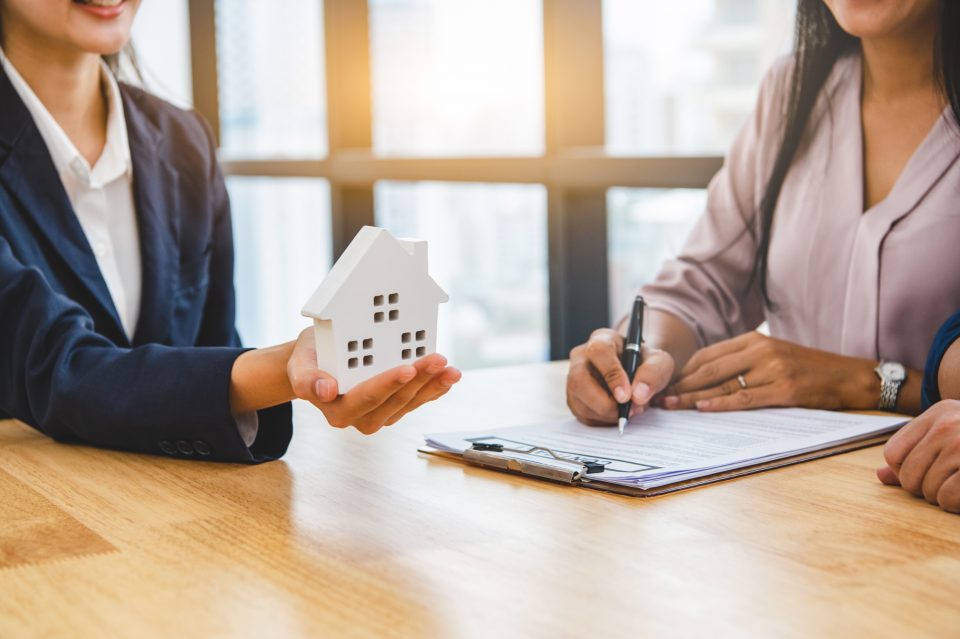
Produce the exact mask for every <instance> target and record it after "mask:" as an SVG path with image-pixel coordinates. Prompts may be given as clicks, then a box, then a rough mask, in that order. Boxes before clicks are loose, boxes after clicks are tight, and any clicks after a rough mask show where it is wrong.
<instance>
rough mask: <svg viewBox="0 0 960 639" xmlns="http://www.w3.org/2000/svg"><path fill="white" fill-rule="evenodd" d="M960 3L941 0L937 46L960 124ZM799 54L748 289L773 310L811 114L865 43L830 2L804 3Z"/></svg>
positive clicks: (942, 84) (937, 69)
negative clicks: (776, 244) (779, 230)
mask: <svg viewBox="0 0 960 639" xmlns="http://www.w3.org/2000/svg"><path fill="white" fill-rule="evenodd" d="M957 34H960V2H958V1H956V0H940V20H939V30H938V32H937V37H936V40H935V42H934V45H933V46H934V55H933V59H934V79H935V81H936V83H937V88H938V89H939V91H940V93H941V94H942V95H943V97H944V99H945V100H946V101H948V102H949V103H950V107H951V110H952V111H953V116H954V120H955V123H956V124H957V125H958V126H960V43H958V42H957ZM794 42H795V44H794V53H793V58H794V60H793V63H794V64H793V71H792V74H791V77H790V86H789V90H788V91H787V94H786V102H785V112H786V113H785V115H786V118H785V120H784V122H785V123H784V126H783V140H782V141H781V143H780V150H779V151H778V152H777V157H776V160H775V161H774V163H773V170H772V171H771V173H770V179H769V181H768V182H767V188H766V191H765V192H764V195H763V198H762V199H761V200H760V211H759V215H758V219H757V222H756V226H755V228H754V233H755V234H756V239H757V252H756V255H755V257H754V263H753V273H752V274H751V276H750V282H749V284H748V288H749V287H751V286H753V285H754V284H759V286H760V292H761V293H762V294H763V299H764V301H765V302H766V304H767V307H768V308H769V307H772V306H773V305H774V302H772V301H771V299H770V294H769V289H768V287H767V269H768V262H769V256H770V239H771V238H770V235H771V230H772V228H773V214H774V211H775V210H776V208H777V198H779V196H780V189H781V187H782V186H783V181H784V179H785V178H786V176H787V171H788V170H789V169H790V165H791V163H792V162H793V158H794V156H795V155H796V153H797V148H798V147H799V145H800V141H801V140H802V138H803V133H804V130H805V129H806V126H807V122H808V120H809V119H810V113H811V112H812V111H813V106H814V104H815V103H816V101H817V97H818V95H819V94H820V91H821V90H822V89H823V85H824V83H825V82H826V80H827V76H829V75H830V71H831V70H832V69H833V66H834V64H835V63H836V61H837V60H838V59H839V58H840V57H841V56H842V55H844V54H845V53H847V52H849V51H852V50H855V49H856V48H857V47H858V46H859V43H860V40H859V39H858V38H856V37H854V36H852V35H850V34H849V33H847V32H846V31H844V30H843V29H842V28H841V27H840V25H839V24H838V23H837V20H836V18H834V17H833V14H832V13H831V12H830V9H829V8H828V7H827V5H826V3H825V2H824V0H798V1H797V18H796V30H795V40H794Z"/></svg>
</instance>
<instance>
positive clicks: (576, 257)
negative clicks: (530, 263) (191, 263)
mask: <svg viewBox="0 0 960 639" xmlns="http://www.w3.org/2000/svg"><path fill="white" fill-rule="evenodd" d="M215 3H216V0H189V7H190V45H191V70H192V75H193V99H194V106H195V108H196V109H197V110H198V111H199V112H200V113H202V114H203V115H204V117H206V118H207V120H208V121H209V122H210V125H211V127H212V129H213V132H214V135H215V136H216V139H217V140H218V142H219V139H220V137H219V136H220V107H219V86H218V85H219V76H218V73H217V57H216V51H217V40H216V38H217V32H216V15H215ZM542 3H543V29H544V32H543V46H544V110H545V113H544V115H545V117H544V122H545V127H546V128H545V131H544V140H545V145H544V146H545V150H544V153H543V154H542V155H536V156H510V157H464V156H457V157H398V156H394V155H391V156H389V157H383V156H377V155H376V154H375V153H374V151H373V117H372V116H373V114H372V106H371V105H372V81H371V66H370V30H369V8H368V2H367V0H324V4H323V32H324V49H325V51H324V53H325V63H324V64H325V68H326V98H327V136H328V139H329V149H328V154H327V157H325V158H317V159H303V160H289V159H244V158H231V159H229V160H225V161H223V162H222V166H223V171H224V173H225V174H226V175H228V176H246V177H276V178H284V177H310V178H322V179H325V180H327V181H328V182H329V184H330V197H331V202H330V205H331V206H330V212H331V224H332V226H333V228H332V234H331V236H332V238H333V239H332V241H333V247H332V255H333V257H334V259H336V258H337V257H339V256H340V254H341V253H342V252H343V250H344V249H345V248H346V247H347V245H348V244H349V242H350V240H351V239H352V238H353V236H354V235H355V234H356V233H357V232H358V231H359V230H360V228H361V227H363V226H364V225H367V224H373V223H374V184H375V183H376V182H377V181H379V180H398V181H412V182H417V181H437V182H486V183H508V184H510V183H512V184H542V185H544V186H545V187H546V189H547V236H548V237H547V240H548V242H547V246H548V263H549V264H548V278H549V300H550V304H549V331H550V356H551V359H554V360H557V359H565V358H566V357H567V356H568V354H569V352H570V349H571V348H573V347H574V346H576V345H577V344H581V343H583V342H584V341H585V340H586V339H587V337H588V336H589V335H590V332H591V331H593V330H594V329H596V328H598V327H601V326H607V325H609V324H610V322H611V319H616V318H610V317H608V315H609V313H608V309H609V307H610V304H609V291H608V285H609V282H608V272H607V189H608V188H611V187H640V188H705V187H706V186H707V184H708V183H709V181H710V179H711V178H712V177H713V176H714V174H716V172H717V171H718V170H719V169H720V167H721V165H722V163H723V158H722V157H721V156H713V155H704V156H682V155H681V156H611V155H609V154H607V153H606V152H605V149H604V143H605V130H604V127H605V104H604V48H603V13H602V12H603V2H602V0H542Z"/></svg>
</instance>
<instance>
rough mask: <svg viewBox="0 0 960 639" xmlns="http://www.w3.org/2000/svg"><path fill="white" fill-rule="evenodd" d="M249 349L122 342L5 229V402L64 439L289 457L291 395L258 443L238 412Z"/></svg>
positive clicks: (227, 457)
mask: <svg viewBox="0 0 960 639" xmlns="http://www.w3.org/2000/svg"><path fill="white" fill-rule="evenodd" d="M241 352H243V351H242V349H240V348H238V347H219V348H217V347H208V348H195V347H184V348H178V347H169V346H161V345H158V344H150V345H144V346H139V347H137V348H133V349H127V348H120V347H117V346H116V345H114V344H113V343H112V342H110V341H109V340H108V339H107V338H105V337H103V336H102V335H99V334H98V333H97V332H96V331H95V330H94V326H93V320H92V319H91V317H90V316H89V314H88V313H87V312H86V311H85V310H84V309H83V308H82V307H81V306H79V305H78V304H76V303H75V302H73V301H72V300H71V299H69V298H68V297H66V296H64V295H61V294H59V293H57V292H56V291H54V290H53V288H52V287H51V286H50V285H49V283H48V282H47V280H46V278H45V277H44V275H43V274H42V273H41V272H40V271H39V270H38V269H37V268H35V267H31V266H27V265H25V264H23V263H21V262H20V261H18V260H17V258H16V257H15V256H14V254H13V252H12V250H11V248H10V245H9V243H8V242H7V240H6V239H5V238H4V237H3V236H0V354H2V355H0V411H3V412H5V413H7V414H9V415H10V416H12V417H14V418H16V419H20V420H21V421H24V422H26V423H28V424H30V425H31V426H33V427H35V428H37V429H38V430H40V431H42V432H44V433H46V434H47V435H49V436H51V437H53V438H55V439H57V440H60V441H70V442H79V443H86V444H92V445H95V446H103V447H107V448H116V449H121V450H128V451H136V452H143V453H153V454H160V453H161V452H166V453H167V454H171V453H170V451H169V449H170V448H171V446H172V447H173V448H176V447H177V444H178V443H186V444H189V445H190V446H195V449H196V450H198V451H199V450H204V451H206V452H205V454H204V456H203V458H205V459H211V460H219V461H235V462H248V463H253V462H260V461H267V460H269V459H275V458H277V457H280V456H281V455H282V454H283V453H284V452H285V451H286V447H287V443H288V442H289V439H290V434H291V428H292V426H291V424H290V405H289V404H285V405H282V406H279V407H277V408H275V409H269V410H268V411H262V412H261V415H262V416H263V417H266V418H267V422H268V423H270V424H271V425H275V424H279V425H280V427H279V428H262V429H261V430H262V431H265V432H261V436H260V437H258V441H257V442H256V443H255V444H254V446H253V447H252V448H247V447H246V446H245V445H244V443H243V440H242V439H241V437H240V434H239V432H238V431H237V425H236V421H235V420H234V418H233V415H231V413H230V397H229V391H230V389H229V386H230V371H231V369H232V367H233V362H234V360H235V359H236V358H237V357H238V356H239V355H240V353H241ZM284 424H285V427H284ZM260 440H262V441H260ZM198 443H199V444H201V445H197V444H198ZM165 449H166V450H165ZM173 454H177V453H173ZM192 456H193V457H197V455H196V454H194V455H192Z"/></svg>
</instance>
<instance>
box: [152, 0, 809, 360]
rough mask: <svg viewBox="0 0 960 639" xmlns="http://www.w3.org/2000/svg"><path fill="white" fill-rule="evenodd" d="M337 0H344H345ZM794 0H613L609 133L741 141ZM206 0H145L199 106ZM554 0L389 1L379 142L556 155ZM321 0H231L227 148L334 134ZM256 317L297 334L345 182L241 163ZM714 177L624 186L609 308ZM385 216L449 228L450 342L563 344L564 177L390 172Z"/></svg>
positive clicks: (661, 142) (715, 144) (172, 63)
mask: <svg viewBox="0 0 960 639" xmlns="http://www.w3.org/2000/svg"><path fill="white" fill-rule="evenodd" d="M328 1H336V0H328ZM794 4H795V3H794V2H793V1H792V0H672V1H671V2H668V3H664V2H657V1H654V0H604V1H603V6H602V10H603V67H604V87H605V88H604V113H605V133H606V135H605V138H606V141H605V150H606V153H607V154H609V155H611V156H643V157H665V158H666V157H673V156H722V155H723V153H724V152H725V149H726V148H727V146H728V145H729V144H730V142H731V141H732V139H733V137H734V136H735V135H736V133H737V131H738V129H739V128H740V127H741V125H742V124H743V123H744V122H745V120H746V119H747V117H748V115H749V114H750V112H751V110H752V108H753V103H754V100H755V96H756V90H757V86H758V83H759V81H760V79H761V77H762V75H763V73H764V71H765V70H766V68H767V67H768V66H769V65H770V63H771V62H772V61H773V60H774V59H775V58H776V57H777V56H778V55H782V54H783V53H786V52H787V51H788V50H789V46H790V42H791V37H792V31H791V29H792V18H793V7H794ZM189 13H190V12H189V10H188V0H164V2H145V3H143V5H142V8H141V15H140V17H139V18H138V21H137V25H136V29H135V34H134V38H135V44H136V46H137V48H138V52H139V55H140V61H141V65H142V66H143V68H144V71H145V76H146V81H147V86H148V88H149V89H150V90H152V91H154V92H155V93H158V94H160V95H161V96H164V97H166V98H168V99H170V100H171V101H173V102H175V103H178V104H181V105H183V106H189V105H190V104H191V94H192V88H191V75H190V74H191V61H190V59H189V51H190V46H189V42H190V24H189ZM542 16H543V12H542V6H541V2H540V0H483V2H478V1H476V0H370V2H369V30H370V65H371V82H372V87H371V89H372V110H373V121H372V133H373V150H374V152H375V153H376V154H377V155H382V156H384V157H398V158H414V157H486V156H493V157H506V156H525V157H526V156H537V155H542V154H543V153H544V149H545V141H544V53H543V24H542V22H543V17H542ZM323 18H324V10H323V3H322V2H321V0H284V1H283V2H282V3H265V2H255V1H253V0H217V2H216V47H217V48H216V51H217V64H218V76H219V107H220V131H221V158H222V159H224V160H229V159H231V158H241V159H314V158H323V157H324V156H326V154H327V150H328V136H327V131H326V122H327V120H326V97H325V90H324V86H325V77H324V74H325V66H326V65H325V60H324V51H325V48H324V41H323V38H324V30H323ZM228 188H229V191H230V195H231V199H232V204H233V211H234V233H235V237H236V246H237V255H236V257H237V271H236V286H237V295H238V326H239V329H240V332H241V336H242V337H243V339H244V341H245V342H246V343H247V344H248V345H253V346H259V345H268V344H273V343H278V342H282V341H286V340H289V339H292V338H293V337H294V336H295V335H296V334H297V333H298V332H299V330H300V329H301V328H302V327H304V326H305V325H306V324H307V323H306V321H305V319H304V318H302V317H300V315H299V309H300V307H301V305H302V303H303V302H304V301H305V300H306V298H307V297H308V296H309V294H310V293H311V292H312V291H313V289H314V288H315V287H316V286H317V285H318V284H319V282H320V281H321V280H322V279H323V276H324V274H325V273H326V272H327V270H328V269H329V268H330V266H331V263H332V257H333V256H332V248H331V246H332V243H331V219H330V210H331V209H330V207H331V205H330V202H331V192H330V186H329V184H328V182H327V181H326V180H324V179H319V178H306V177H240V176H235V177H229V178H228ZM704 203H705V190H703V189H655V188H622V187H614V188H610V189H608V190H607V191H606V207H607V235H608V247H607V248H608V252H607V260H608V265H607V266H608V277H609V282H608V286H609V300H610V302H609V318H610V319H611V320H613V319H615V318H617V317H618V316H619V315H620V314H621V313H622V312H624V310H625V309H626V308H627V306H628V303H629V301H630V298H631V294H632V292H633V291H634V290H635V289H636V288H637V287H638V286H640V285H642V284H643V283H644V282H647V281H649V280H650V279H652V278H653V277H654V276H655V274H656V272H657V269H658V266H659V264H660V263H662V261H663V260H664V259H666V258H668V257H669V256H671V255H673V254H675V253H676V252H677V250H678V249H679V248H680V246H681V245H682V242H683V240H684V237H685V236H686V234H687V233H688V231H689V229H690V228H691V226H692V224H693V223H694V221H695V220H696V218H697V216H698V215H699V214H700V213H701V212H702V210H703V207H704ZM374 207H375V212H374V213H375V220H376V223H377V224H378V225H380V226H383V227H385V228H387V229H389V230H390V231H391V232H393V233H394V234H395V235H398V236H405V237H421V238H425V239H427V240H429V241H430V257H429V260H430V269H431V272H432V274H433V276H434V278H435V279H436V280H437V281H438V282H439V283H440V285H441V286H443V287H444V288H445V289H446V290H447V291H448V292H449V293H450V295H451V301H450V303H449V304H447V305H445V306H443V307H441V317H440V328H439V332H440V339H439V343H438V348H439V350H440V351H441V352H443V353H445V354H446V355H448V356H449V357H450V359H451V360H452V361H453V362H454V363H455V364H457V365H459V366H461V367H463V368H474V367H482V366H492V365H501V364H512V363H526V362H534V361H542V360H546V359H548V358H549V357H550V312H549V286H548V272H549V268H548V260H549V254H548V253H549V252H548V234H547V215H548V194H547V189H546V188H545V187H544V186H542V185H539V184H490V183H469V182H456V183H453V182H447V183H443V182H436V181H423V182H397V181H387V180H381V181H378V182H376V184H375V185H374Z"/></svg>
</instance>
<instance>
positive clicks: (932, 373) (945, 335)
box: [922, 312, 960, 410]
mask: <svg viewBox="0 0 960 639" xmlns="http://www.w3.org/2000/svg"><path fill="white" fill-rule="evenodd" d="M957 339H960V312H957V313H954V314H953V315H951V316H950V319H948V320H947V321H946V322H945V323H944V325H943V326H941V327H940V330H939V331H937V335H936V337H934V338H933V346H931V347H930V354H929V355H928V356H927V366H926V368H925V369H924V372H923V395H922V401H923V410H926V409H928V408H930V406H932V405H933V404H936V403H937V402H939V401H940V399H941V397H940V388H939V387H938V382H937V376H938V374H939V372H940V362H941V361H943V356H944V355H945V354H946V352H947V350H948V349H949V348H950V346H952V345H953V343H954V342H955V341H957Z"/></svg>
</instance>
